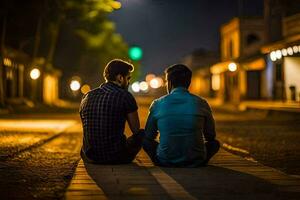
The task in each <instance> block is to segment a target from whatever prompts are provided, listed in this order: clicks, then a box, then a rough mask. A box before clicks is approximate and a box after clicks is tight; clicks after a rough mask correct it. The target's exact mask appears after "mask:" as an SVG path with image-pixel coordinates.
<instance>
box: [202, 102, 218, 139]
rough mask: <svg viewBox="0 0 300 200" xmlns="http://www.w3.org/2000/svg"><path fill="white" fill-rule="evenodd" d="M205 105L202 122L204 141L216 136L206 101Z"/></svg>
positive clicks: (213, 121)
mask: <svg viewBox="0 0 300 200" xmlns="http://www.w3.org/2000/svg"><path fill="white" fill-rule="evenodd" d="M205 106H206V110H207V114H206V117H205V122H204V137H205V139H206V141H212V140H214V139H215V137H216V130H215V120H214V117H213V115H212V111H211V108H210V106H209V105H208V103H207V102H206V101H205Z"/></svg>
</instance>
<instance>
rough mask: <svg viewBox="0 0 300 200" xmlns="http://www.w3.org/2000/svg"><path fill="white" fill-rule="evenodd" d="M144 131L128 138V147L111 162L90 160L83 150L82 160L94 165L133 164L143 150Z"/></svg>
mask: <svg viewBox="0 0 300 200" xmlns="http://www.w3.org/2000/svg"><path fill="white" fill-rule="evenodd" d="M144 135H145V133H144V131H143V130H140V131H139V133H137V134H133V135H132V136H130V137H128V138H127V140H126V147H125V148H124V149H123V150H122V151H121V152H120V153H119V154H118V155H116V156H115V158H114V159H113V160H111V161H105V162H103V161H97V160H92V159H90V158H88V157H87V156H86V155H85V154H84V152H83V151H82V150H81V153H80V155H81V158H82V160H83V161H84V162H88V163H93V164H127V163H131V162H132V161H133V160H134V158H135V156H136V155H137V154H138V152H139V151H140V150H141V148H142V142H143V138H144Z"/></svg>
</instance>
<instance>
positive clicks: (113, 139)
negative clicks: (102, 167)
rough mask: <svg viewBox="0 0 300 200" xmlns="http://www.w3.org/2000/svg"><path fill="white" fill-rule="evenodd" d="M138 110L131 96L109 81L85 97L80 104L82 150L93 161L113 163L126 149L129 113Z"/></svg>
mask: <svg viewBox="0 0 300 200" xmlns="http://www.w3.org/2000/svg"><path fill="white" fill-rule="evenodd" d="M136 110H137V105H136V102H135V100H134V98H133V97H132V95H131V94H130V93H129V92H128V91H126V90H124V89H122V88H121V87H119V86H118V85H116V84H114V83H111V82H108V83H104V84H102V85H101V86H100V87H99V88H97V89H95V90H92V91H90V92H89V93H88V94H87V95H86V96H84V98H83V100H82V102H81V106H80V116H81V120H82V124H83V132H84V138H83V151H84V153H85V154H86V156H87V157H88V158H90V159H92V160H96V161H100V162H110V161H113V160H114V159H118V158H117V157H116V156H117V155H118V154H119V153H120V151H122V150H123V149H124V148H125V145H126V137H125V135H124V128H125V122H126V115H127V113H130V112H133V111H136Z"/></svg>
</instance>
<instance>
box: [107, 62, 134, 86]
mask: <svg viewBox="0 0 300 200" xmlns="http://www.w3.org/2000/svg"><path fill="white" fill-rule="evenodd" d="M133 70H134V67H133V65H132V64H131V63H129V62H126V61H124V60H121V59H113V60H111V61H110V62H109V63H107V65H106V67H105V69H104V72H103V76H104V78H105V80H106V81H115V80H116V76H117V75H119V74H121V75H122V76H126V75H127V74H129V73H130V72H133Z"/></svg>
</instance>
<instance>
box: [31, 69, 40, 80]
mask: <svg viewBox="0 0 300 200" xmlns="http://www.w3.org/2000/svg"><path fill="white" fill-rule="evenodd" d="M40 75H41V72H40V70H39V69H37V68H34V69H32V70H31V71H30V78H32V79H33V80H36V79H38V78H39V77H40Z"/></svg>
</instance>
